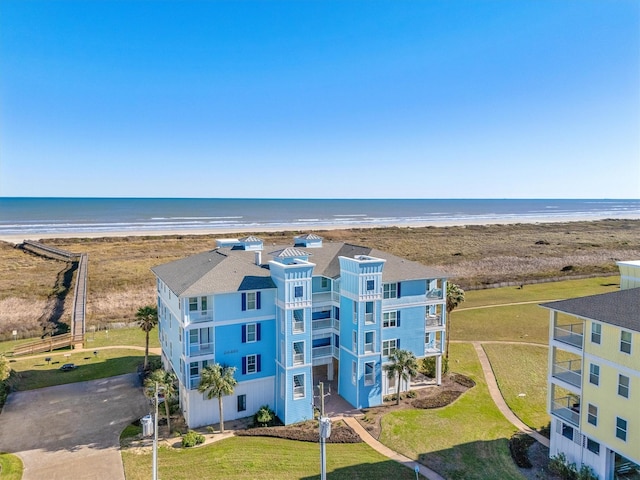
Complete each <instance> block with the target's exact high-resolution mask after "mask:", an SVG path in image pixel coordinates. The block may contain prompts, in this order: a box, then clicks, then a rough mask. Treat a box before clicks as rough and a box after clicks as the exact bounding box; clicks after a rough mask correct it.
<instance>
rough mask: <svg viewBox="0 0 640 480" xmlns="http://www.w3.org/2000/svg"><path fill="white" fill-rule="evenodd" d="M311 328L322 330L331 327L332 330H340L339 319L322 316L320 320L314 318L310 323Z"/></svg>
mask: <svg viewBox="0 0 640 480" xmlns="http://www.w3.org/2000/svg"><path fill="white" fill-rule="evenodd" d="M311 328H313V330H323V329H325V328H333V329H334V330H340V320H336V319H335V318H323V319H321V320H314V321H313V323H312V324H311Z"/></svg>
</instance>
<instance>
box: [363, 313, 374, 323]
mask: <svg viewBox="0 0 640 480" xmlns="http://www.w3.org/2000/svg"><path fill="white" fill-rule="evenodd" d="M364 323H368V324H371V323H374V319H373V313H365V314H364Z"/></svg>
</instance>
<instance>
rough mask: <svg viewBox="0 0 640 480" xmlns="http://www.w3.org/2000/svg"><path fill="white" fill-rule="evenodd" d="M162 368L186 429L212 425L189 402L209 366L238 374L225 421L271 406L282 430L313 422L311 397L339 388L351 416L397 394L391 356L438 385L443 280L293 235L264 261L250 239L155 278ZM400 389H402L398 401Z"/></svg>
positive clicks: (209, 405) (368, 253)
mask: <svg viewBox="0 0 640 480" xmlns="http://www.w3.org/2000/svg"><path fill="white" fill-rule="evenodd" d="M152 271H153V273H154V274H155V275H156V277H157V294H158V316H159V336H160V343H161V345H162V361H163V364H164V366H165V368H166V369H169V370H173V371H174V372H175V373H176V375H177V377H178V381H179V398H180V407H181V409H182V412H183V415H184V418H185V420H186V422H187V424H188V425H189V427H192V428H194V427H198V426H202V425H208V424H213V423H217V422H218V421H219V418H218V408H217V402H216V401H215V400H207V399H206V398H205V396H204V395H203V394H202V393H199V392H198V390H197V387H198V384H199V382H200V373H201V372H202V369H203V368H205V367H206V366H207V365H210V364H213V363H220V364H222V365H226V366H233V367H236V374H235V377H236V380H237V381H238V384H237V386H236V388H235V391H234V393H233V394H232V395H229V396H227V397H224V412H225V420H230V419H235V418H241V417H246V416H249V415H252V414H253V413H255V412H256V411H257V410H258V409H259V408H260V407H261V406H262V405H269V406H270V407H271V408H272V409H273V410H274V411H275V412H276V414H277V415H278V417H279V418H280V419H281V420H282V421H283V422H284V423H285V424H291V423H296V422H300V421H303V420H307V419H311V418H313V392H314V390H313V387H314V385H316V384H317V382H318V381H325V382H331V383H333V384H334V385H336V388H337V393H338V394H339V395H341V396H342V397H343V398H344V399H345V400H346V401H347V402H349V403H350V404H351V405H353V406H354V407H356V408H365V407H372V406H376V405H380V404H382V402H383V397H384V396H385V395H388V394H393V393H395V392H396V391H397V389H398V385H396V384H395V381H394V379H389V378H387V375H386V373H385V372H384V370H383V365H384V364H385V363H387V362H388V356H389V354H391V353H392V352H393V351H394V350H395V349H399V348H402V349H405V350H410V351H411V352H413V353H414V354H415V355H416V356H417V357H418V358H423V357H426V356H433V357H435V359H436V370H437V375H436V382H437V383H438V384H439V383H440V381H441V371H442V355H443V353H444V348H445V329H446V324H447V321H446V295H445V293H446V275H445V274H444V273H442V272H441V271H439V270H436V269H433V268H429V267H426V266H424V265H421V264H419V263H417V262H412V261H409V260H405V259H402V258H399V257H397V256H395V255H392V254H389V253H386V252H382V251H380V250H376V249H372V248H368V247H363V246H357V245H350V244H348V243H335V242H323V239H322V238H321V237H319V236H318V235H315V234H307V235H300V236H297V237H295V238H294V242H293V243H292V244H289V245H281V246H276V245H272V246H270V247H268V248H267V249H266V251H265V245H264V244H263V242H262V240H260V239H259V238H256V237H254V236H248V237H245V238H241V239H220V240H217V245H216V248H214V249H213V250H208V251H205V252H202V253H199V254H196V255H193V256H190V257H186V258H183V259H180V260H176V261H173V262H170V263H166V264H163V265H159V266H156V267H154V268H152ZM405 387H406V386H405V385H403V386H402V389H403V390H404V389H405Z"/></svg>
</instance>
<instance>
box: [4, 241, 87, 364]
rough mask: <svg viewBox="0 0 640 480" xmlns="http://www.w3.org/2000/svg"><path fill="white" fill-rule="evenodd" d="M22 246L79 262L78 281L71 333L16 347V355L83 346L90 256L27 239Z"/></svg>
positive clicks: (53, 256)
mask: <svg viewBox="0 0 640 480" xmlns="http://www.w3.org/2000/svg"><path fill="white" fill-rule="evenodd" d="M22 248H23V249H25V250H29V251H30V252H33V253H37V254H38V255H44V256H48V257H51V258H55V259H56V260H65V261H69V262H78V270H77V274H76V283H75V288H74V295H73V310H72V313H71V333H65V334H63V335H55V336H53V337H50V338H45V339H42V340H39V341H35V342H30V343H26V344H24V345H20V346H19V347H16V348H14V350H13V354H14V355H28V354H34V353H42V352H48V351H51V350H55V349H57V348H63V347H80V348H81V347H82V346H83V344H84V336H85V332H86V327H85V325H86V321H85V317H86V306H87V271H88V267H89V256H88V255H87V254H86V253H72V252H67V251H65V250H61V249H59V248H55V247H52V246H50V245H44V244H42V243H39V242H34V241H31V240H25V241H24V243H23V244H22Z"/></svg>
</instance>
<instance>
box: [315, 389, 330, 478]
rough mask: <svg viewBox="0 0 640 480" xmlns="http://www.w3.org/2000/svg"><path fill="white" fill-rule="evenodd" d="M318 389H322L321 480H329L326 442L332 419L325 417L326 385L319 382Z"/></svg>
mask: <svg viewBox="0 0 640 480" xmlns="http://www.w3.org/2000/svg"><path fill="white" fill-rule="evenodd" d="M318 388H319V389H320V428H319V430H320V480H327V446H326V440H327V438H329V436H330V435H331V419H329V417H325V415H324V383H322V382H319V383H318ZM327 395H331V393H327Z"/></svg>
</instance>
